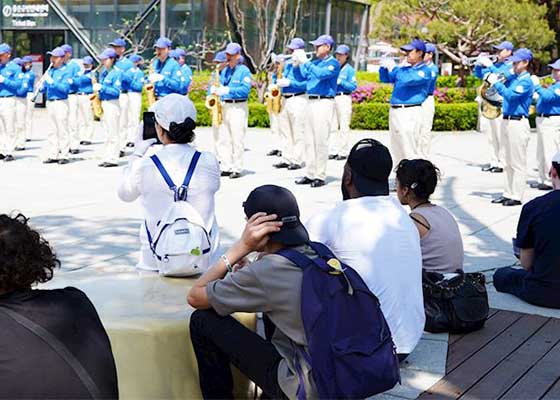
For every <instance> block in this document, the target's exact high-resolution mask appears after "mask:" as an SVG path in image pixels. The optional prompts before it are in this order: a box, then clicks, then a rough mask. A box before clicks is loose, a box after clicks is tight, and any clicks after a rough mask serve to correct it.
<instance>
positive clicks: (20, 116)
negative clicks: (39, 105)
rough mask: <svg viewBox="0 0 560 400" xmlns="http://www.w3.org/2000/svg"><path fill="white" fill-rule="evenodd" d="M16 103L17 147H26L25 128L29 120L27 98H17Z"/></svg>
mask: <svg viewBox="0 0 560 400" xmlns="http://www.w3.org/2000/svg"><path fill="white" fill-rule="evenodd" d="M15 101H16V122H15V129H16V136H17V139H16V147H20V148H23V147H25V127H26V120H27V98H25V97H15Z"/></svg>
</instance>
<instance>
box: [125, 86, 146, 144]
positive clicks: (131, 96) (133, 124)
mask: <svg viewBox="0 0 560 400" xmlns="http://www.w3.org/2000/svg"><path fill="white" fill-rule="evenodd" d="M141 110H142V93H137V92H128V120H127V122H128V127H127V134H126V135H127V139H126V141H127V142H131V143H134V139H135V138H136V135H137V134H138V125H139V124H140V111H141Z"/></svg>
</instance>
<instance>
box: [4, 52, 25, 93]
mask: <svg viewBox="0 0 560 400" xmlns="http://www.w3.org/2000/svg"><path fill="white" fill-rule="evenodd" d="M0 75H2V76H3V77H4V78H5V81H4V82H2V83H0V97H14V96H15V95H16V93H17V91H18V89H19V88H20V86H21V78H22V77H21V67H20V66H19V65H17V64H14V63H13V62H11V61H10V62H8V63H7V64H4V65H2V64H0Z"/></svg>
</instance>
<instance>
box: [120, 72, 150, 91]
mask: <svg viewBox="0 0 560 400" xmlns="http://www.w3.org/2000/svg"><path fill="white" fill-rule="evenodd" d="M123 75H124V76H125V79H126V80H127V81H128V91H129V92H135V93H142V88H143V87H144V83H146V80H145V76H144V71H142V70H141V69H140V68H138V67H136V66H134V67H132V68H130V69H129V70H128V71H126V72H125V73H124V74H123Z"/></svg>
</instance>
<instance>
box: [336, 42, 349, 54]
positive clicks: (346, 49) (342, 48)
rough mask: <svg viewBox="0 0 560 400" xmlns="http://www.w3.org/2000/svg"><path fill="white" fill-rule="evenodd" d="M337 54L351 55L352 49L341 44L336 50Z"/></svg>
mask: <svg viewBox="0 0 560 400" xmlns="http://www.w3.org/2000/svg"><path fill="white" fill-rule="evenodd" d="M335 54H350V47H348V46H346V45H345V44H340V45H338V47H337V48H336V50H335Z"/></svg>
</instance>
